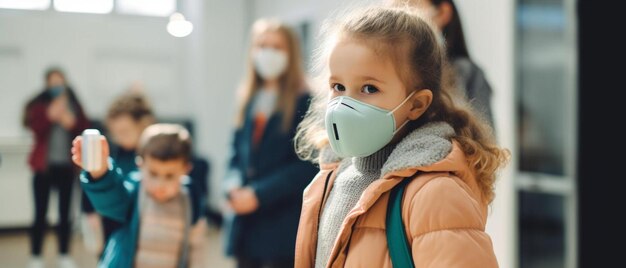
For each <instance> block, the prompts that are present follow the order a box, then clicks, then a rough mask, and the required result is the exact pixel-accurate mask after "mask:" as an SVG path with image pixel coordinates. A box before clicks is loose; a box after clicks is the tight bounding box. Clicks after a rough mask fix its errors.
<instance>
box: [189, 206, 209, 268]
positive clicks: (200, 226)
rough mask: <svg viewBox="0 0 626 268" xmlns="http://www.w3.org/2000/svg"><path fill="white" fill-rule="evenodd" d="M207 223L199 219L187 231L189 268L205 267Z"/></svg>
mask: <svg viewBox="0 0 626 268" xmlns="http://www.w3.org/2000/svg"><path fill="white" fill-rule="evenodd" d="M206 231H207V222H206V219H204V218H200V219H199V220H198V221H197V222H196V224H194V225H193V226H191V230H190V231H189V261H188V263H189V268H201V267H202V268H204V267H207V257H206V250H207V249H206V247H207V243H206V242H207V238H206V233H207V232H206Z"/></svg>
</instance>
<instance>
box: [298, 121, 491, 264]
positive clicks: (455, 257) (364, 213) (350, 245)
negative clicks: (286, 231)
mask: <svg viewBox="0 0 626 268" xmlns="http://www.w3.org/2000/svg"><path fill="white" fill-rule="evenodd" d="M453 135H454V130H453V129H452V128H451V127H450V126H449V125H448V124H445V123H431V124H429V125H426V126H424V127H421V128H419V129H416V130H414V131H413V132H412V133H409V134H408V135H407V136H406V137H405V138H404V139H403V140H402V141H400V142H399V143H398V144H397V146H396V147H395V148H394V150H393V152H392V153H391V155H390V156H389V158H388V159H387V161H386V162H385V164H384V165H383V168H382V171H381V174H383V175H382V176H381V178H380V179H378V180H376V181H374V182H373V183H372V184H371V185H369V186H368V187H367V189H365V191H364V192H363V194H362V195H361V197H360V199H359V201H358V202H357V204H356V205H355V206H354V208H352V210H351V211H350V212H349V213H348V215H347V216H346V218H345V219H344V221H343V223H342V226H341V229H340V231H339V234H338V236H337V239H336V240H335V243H334V246H333V249H332V251H331V255H330V256H328V262H327V264H326V267H376V268H379V267H380V268H383V267H392V265H391V259H390V257H389V252H388V249H387V239H386V233H385V215H386V210H387V201H388V198H389V192H390V190H391V189H392V188H393V187H394V186H395V185H396V184H398V183H399V182H400V181H401V180H403V179H405V178H408V177H411V176H412V175H413V174H416V172H419V175H418V176H417V177H415V178H414V179H413V180H412V181H411V182H410V183H409V184H408V185H407V186H406V189H405V192H404V196H403V201H402V203H403V204H402V219H403V223H404V227H405V232H406V234H407V240H408V242H409V243H410V245H411V251H412V255H413V262H414V263H415V267H418V268H420V267H447V268H450V267H464V268H471V267H480V268H490V267H498V263H497V261H496V258H495V255H494V252H493V246H492V243H491V239H490V238H489V236H488V235H487V234H486V233H485V223H486V219H487V204H486V202H484V201H483V198H482V195H481V191H480V190H479V187H478V185H477V182H476V179H475V178H474V175H473V172H472V170H470V168H469V166H468V165H467V161H466V159H465V154H464V153H463V151H462V150H461V149H460V147H459V145H458V143H457V142H456V141H454V140H451V139H450V137H452V136H453ZM323 158H324V157H322V159H321V161H320V162H321V164H320V167H321V170H320V172H319V173H318V175H317V176H316V177H315V179H314V180H313V181H312V182H311V184H310V185H309V186H308V187H307V189H306V190H305V192H304V203H303V206H302V214H301V216H300V226H299V228H298V237H297V240H296V259H295V267H297V268H308V267H314V266H315V252H316V243H317V230H318V223H319V217H320V212H321V208H322V207H323V205H324V202H325V201H326V200H325V199H326V198H327V197H328V193H329V192H330V189H332V185H333V181H334V180H335V178H336V177H337V173H339V172H338V169H339V168H340V166H341V165H345V164H349V163H350V161H343V162H340V163H337V162H335V163H328V162H326V163H324V162H325V161H324V159H323Z"/></svg>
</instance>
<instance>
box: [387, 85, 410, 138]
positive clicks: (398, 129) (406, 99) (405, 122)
mask: <svg viewBox="0 0 626 268" xmlns="http://www.w3.org/2000/svg"><path fill="white" fill-rule="evenodd" d="M415 92H417V90H415V91H413V92H411V94H409V96H407V97H406V98H405V99H404V101H402V103H400V105H398V106H397V107H396V108H394V109H393V110H391V112H389V113H388V115H392V114H393V113H394V112H395V111H397V110H398V109H400V107H402V105H404V104H405V103H406V102H407V101H408V100H409V99H410V98H411V97H412V96H413V94H415ZM409 121H411V120H406V121H404V123H403V124H402V125H400V127H399V128H397V129H396V130H395V131H394V132H393V135H396V133H398V131H400V129H402V128H403V127H404V126H405V125H406V124H408V123H409Z"/></svg>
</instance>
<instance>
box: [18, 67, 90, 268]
mask: <svg viewBox="0 0 626 268" xmlns="http://www.w3.org/2000/svg"><path fill="white" fill-rule="evenodd" d="M44 78H45V87H44V89H43V90H42V92H41V93H39V94H38V95H37V96H36V97H34V98H33V99H32V100H30V101H29V102H28V104H26V108H25V111H24V126H25V127H27V128H29V129H30V130H31V131H32V132H33V134H34V137H35V145H34V147H33V151H32V152H31V155H30V161H29V163H30V166H31V168H32V170H33V172H34V173H35V175H34V178H33V196H34V200H35V220H34V222H33V225H32V229H31V254H32V260H31V264H30V267H43V261H42V259H41V251H42V245H43V238H44V235H45V231H46V229H47V227H48V226H47V219H46V217H47V214H48V200H49V196H50V190H51V189H52V188H53V187H54V188H56V189H57V191H58V192H59V223H58V226H57V237H58V238H57V239H58V240H59V254H60V255H61V257H60V259H59V266H60V267H74V264H73V261H72V260H71V258H70V257H69V256H68V253H69V246H70V240H69V239H70V228H71V225H70V224H71V222H70V202H71V197H72V188H73V187H74V182H75V179H76V174H77V173H76V168H75V167H74V165H73V164H72V161H71V158H70V153H69V148H71V141H72V139H73V138H74V137H75V136H76V135H79V134H80V133H81V132H82V131H83V130H84V129H85V128H87V127H88V126H89V122H88V121H87V118H86V117H85V113H84V112H83V108H82V107H81V105H80V103H79V101H78V99H77V98H76V95H75V94H74V91H73V90H72V88H71V87H70V86H69V85H68V83H67V81H66V79H65V74H64V73H63V71H62V70H61V69H59V68H50V69H48V71H46V73H45V76H44Z"/></svg>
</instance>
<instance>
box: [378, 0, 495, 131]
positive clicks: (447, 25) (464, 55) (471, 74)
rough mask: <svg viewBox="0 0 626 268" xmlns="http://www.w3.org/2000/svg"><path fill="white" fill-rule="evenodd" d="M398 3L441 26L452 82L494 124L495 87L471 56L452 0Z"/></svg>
mask: <svg viewBox="0 0 626 268" xmlns="http://www.w3.org/2000/svg"><path fill="white" fill-rule="evenodd" d="M388 2H391V3H393V4H395V5H399V6H402V5H407V6H409V7H412V8H417V9H419V10H420V11H421V12H420V13H422V14H423V15H424V16H425V17H427V18H429V19H430V20H432V22H433V23H434V24H435V25H436V26H437V28H438V29H439V31H440V32H439V37H440V38H441V43H442V44H444V45H445V47H446V52H447V56H448V60H449V62H450V64H451V67H452V71H453V73H452V74H449V75H450V78H451V79H450V82H452V83H453V84H454V86H455V87H456V88H458V89H459V90H460V92H462V93H464V94H465V96H466V97H467V99H468V100H469V102H470V105H471V106H472V108H474V110H476V111H478V112H480V113H481V114H482V115H483V117H484V119H485V120H487V121H488V122H489V124H490V125H491V126H493V115H492V112H491V110H492V109H491V95H492V90H491V86H490V85H489V82H488V81H487V79H486V77H485V73H484V72H483V70H482V69H481V68H480V67H478V65H476V63H475V62H474V61H473V60H472V59H471V57H470V54H469V50H468V49H467V44H466V42H465V33H464V32H463V26H462V24H461V17H460V15H459V11H458V9H457V8H456V5H455V4H454V1H452V0H390V1H388Z"/></svg>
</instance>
